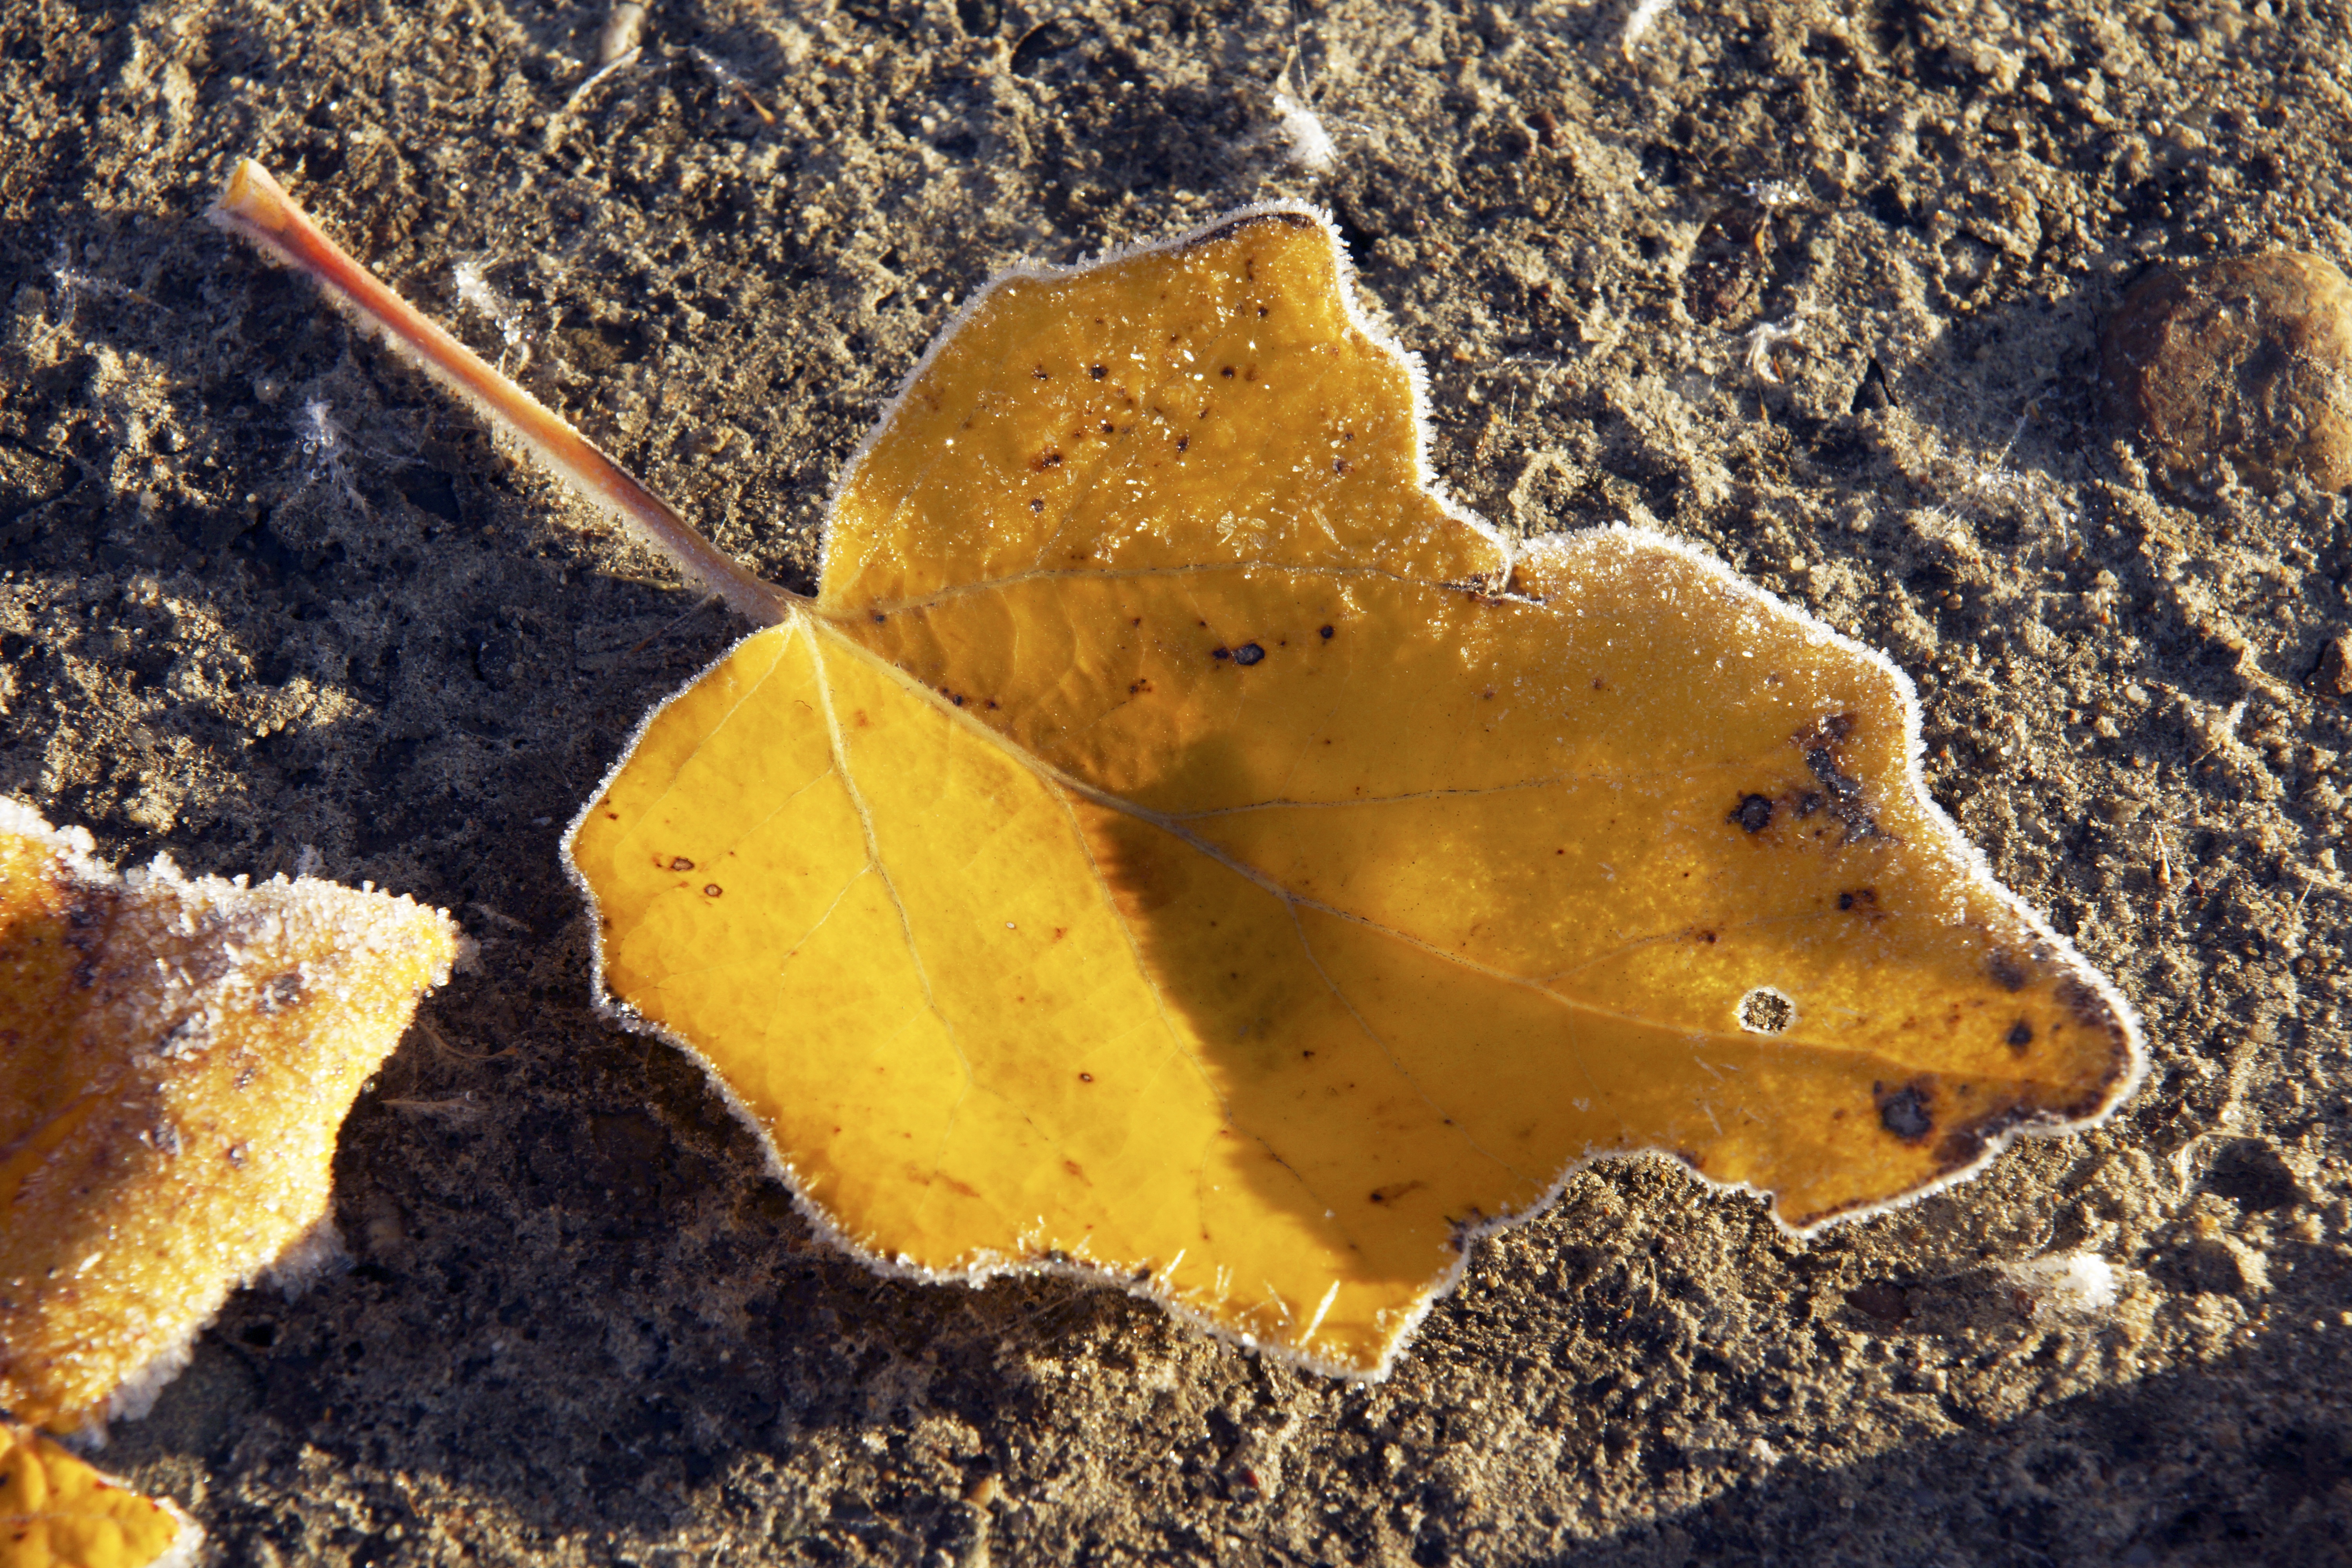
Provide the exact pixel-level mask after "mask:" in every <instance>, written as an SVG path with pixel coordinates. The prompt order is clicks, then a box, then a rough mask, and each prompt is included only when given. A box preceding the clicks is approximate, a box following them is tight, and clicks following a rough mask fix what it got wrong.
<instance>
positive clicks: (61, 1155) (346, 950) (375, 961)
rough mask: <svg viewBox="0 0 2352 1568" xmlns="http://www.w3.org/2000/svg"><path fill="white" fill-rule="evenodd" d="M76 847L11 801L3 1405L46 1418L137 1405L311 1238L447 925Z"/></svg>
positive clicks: (1, 1132)
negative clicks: (357, 1105)
mask: <svg viewBox="0 0 2352 1568" xmlns="http://www.w3.org/2000/svg"><path fill="white" fill-rule="evenodd" d="M89 849H90V844H89V836H88V835H87V834H79V833H76V834H68V833H59V832H57V831H55V830H53V829H52V828H50V827H49V826H48V825H47V824H46V823H44V822H43V821H42V820H41V819H40V818H39V817H38V816H35V815H34V814H33V813H32V812H31V811H29V810H27V809H26V808H25V807H24V806H22V805H17V804H16V803H15V802H13V801H7V800H0V1215H5V1224H0V1408H5V1409H6V1410H8V1411H10V1412H12V1413H13V1414H14V1415H16V1417H17V1418H18V1419H20V1420H25V1421H30V1422H35V1423H38V1424H40V1425H44V1426H50V1427H52V1428H54V1429H59V1430H63V1429H68V1428H71V1427H73V1426H79V1425H80V1424H82V1423H84V1422H86V1421H89V1420H91V1419H103V1417H104V1416H105V1415H106V1414H108V1411H109V1402H110V1400H111V1401H113V1405H114V1409H115V1411H116V1413H121V1412H122V1411H123V1410H125V1409H126V1408H129V1409H136V1408H139V1407H142V1399H143V1398H145V1397H152V1392H153V1389H154V1388H155V1387H156V1386H160V1382H161V1380H163V1379H166V1378H168V1377H169V1376H170V1375H171V1373H173V1372H175V1371H176V1370H177V1369H178V1367H179V1365H180V1364H181V1363H182V1361H183V1360H184V1357H185V1354H186V1347H187V1344H188V1342H189V1341H190V1340H191V1339H192V1338H193V1337H194V1334H195V1333H196V1332H197V1331H199V1330H200V1329H201V1328H202V1327H203V1326H204V1325H205V1323H206V1322H208V1321H211V1319H212V1317H213V1315H214V1314H215V1312H216V1311H218V1310H219V1309H220V1305H221V1303H222V1301H223V1300H226V1297H227V1295H228V1292H229V1291H230V1290H231V1289H234V1288H235V1287H236V1285H238V1284H239V1283H241V1282H243V1281H244V1280H246V1279H250V1278H252V1277H253V1276H255V1275H256V1274H257V1273H259V1272H261V1271H262V1270H263V1269H265V1268H270V1267H272V1266H273V1265H282V1264H284V1263H288V1262H291V1261H297V1260H299V1253H300V1249H301V1248H302V1247H304V1246H306V1245H309V1246H315V1245H316V1244H317V1242H318V1240H319V1238H320V1235H321V1233H320V1231H319V1230H318V1228H317V1227H319V1226H321V1225H322V1224H324V1222H325V1220H326V1215H327V1205H328V1197H329V1186H330V1183H331V1173H330V1170H329V1163H330V1161H331V1158H332V1156H333V1153H334V1146H335V1133H336V1130H337V1129H338V1128H340V1127H341V1125H342V1121H343V1115H344V1113H345V1112H346V1111H348V1110H350V1109H351V1104H352V1100H353V1098H354V1097H356V1096H357V1094H358V1093H359V1089H360V1085H361V1083H362V1081H363V1080H364V1079H366V1078H367V1076H368V1075H369V1074H370V1073H372V1072H373V1071H374V1070H375V1068H376V1067H377V1065H378V1064H380V1063H381V1062H382V1061H383V1058H385V1057H387V1056H389V1055H390V1054H391V1053H392V1049H393V1047H394V1046H395V1045H397V1044H398V1043H399V1041H400V1037H401V1034H402V1032H403V1031H404V1030H405V1029H406V1028H407V1026H408V1022H409V1019H410V1017H411V1016H413V1015H414V1014H415V1008H416V1000H417V998H418V996H419V995H421V994H423V993H424V992H425V991H426V990H428V989H430V988H431V987H433V986H435V985H438V984H441V983H442V982H443V981H444V980H446V979H447V978H448V973H449V963H450V960H451V958H452V956H453V955H454V953H455V951H456V934H457V933H456V928H455V927H454V926H453V925H452V924H451V922H450V921H449V919H448V917H447V916H446V915H444V914H442V913H441V912H440V911H439V910H432V909H427V908H424V907H422V906H419V905H417V904H415V903H412V902H411V901H410V900H407V899H405V898H398V899H395V898H393V897H390V896H389V895H386V894H383V893H375V892H355V891H353V890H352V889H348V888H341V887H337V886H335V885H334V884H333V883H331V882H321V881H318V880H316V879H310V878H303V879H299V880H297V881H292V882H289V881H288V880H287V879H284V878H282V877H280V878H277V879H273V880H271V881H268V882H265V883H263V884H261V885H260V886H258V887H248V886H247V885H246V879H244V878H242V877H240V878H237V879H236V880H235V881H230V880H227V879H223V878H219V877H200V878H197V879H193V880H191V879H185V878H183V877H182V876H181V875H180V874H179V872H178V871H177V870H175V869H173V867H172V866H171V864H170V862H169V861H166V860H162V859H159V860H158V861H157V862H156V863H155V864H154V865H152V866H150V867H147V868H142V869H139V870H134V871H131V872H130V873H128V874H125V875H122V876H117V875H115V874H114V873H112V872H111V871H110V870H108V869H107V868H105V867H103V866H101V865H100V864H98V863H96V862H95V861H93V860H92V859H91V858H89ZM289 1253H290V1254H291V1256H289ZM126 1384H127V1385H128V1386H126Z"/></svg>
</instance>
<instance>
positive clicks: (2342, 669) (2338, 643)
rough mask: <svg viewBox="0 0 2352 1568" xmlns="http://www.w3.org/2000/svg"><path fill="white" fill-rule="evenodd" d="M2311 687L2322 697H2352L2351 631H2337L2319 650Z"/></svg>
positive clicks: (2312, 673)
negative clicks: (2317, 664)
mask: <svg viewBox="0 0 2352 1568" xmlns="http://www.w3.org/2000/svg"><path fill="white" fill-rule="evenodd" d="M2311 689H2313V690H2314V691H2316V692H2318V693H2319V694H2320V695H2321V696H2322V697H2352V632H2339V633H2337V634H2336V636H2335V637H2330V638H2328V639H2327V646H2326V647H2324V648H2322V649H2320V651H2319V668H2316V669H2315V670H2313V671H2312V672H2311Z"/></svg>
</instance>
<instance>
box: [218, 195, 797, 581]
mask: <svg viewBox="0 0 2352 1568" xmlns="http://www.w3.org/2000/svg"><path fill="white" fill-rule="evenodd" d="M209 216H211V218H212V220H213V221H214V222H215V223H216V224H218V225H219V226H221V227H223V228H226V229H227V230H229V231H230V232H231V233H233V234H236V235H240V236H242V237H245V238H246V239H247V240H249V241H251V242H252V243H253V244H254V245H255V246H257V247H259V248H260V249H261V250H262V251H264V252H266V253H267V254H268V255H269V256H272V257H274V258H277V259H278V260H279V261H281V262H283V263H285V264H286V265H287V266H289V267H291V268H295V269H296V270H298V271H301V272H306V273H308V274H310V277H312V278H313V279H317V280H318V282H319V285H320V287H321V288H322V289H325V290H326V292H327V297H328V298H329V299H330V300H332V301H333V302H334V303H336V304H337V305H339V306H341V308H342V309H343V310H346V311H348V312H349V313H350V314H351V315H352V317H353V318H354V319H356V320H357V321H359V322H360V324H361V325H362V326H364V327H368V328H372V329H373V331H376V332H377V333H378V334H379V335H381V336H382V337H383V340H384V341H385V342H387V343H390V344H391V345H392V346H393V348H394V349H395V350H397V351H400V352H402V353H405V354H407V355H408V356H409V357H410V358H411V359H413V360H414V361H415V363H417V364H418V365H420V366H421V367H423V369H424V370H425V373H426V374H429V375H431V376H432V377H433V378H434V379H435V380H436V381H438V382H440V383H441V384H443V385H445V386H447V387H448V388H449V389H450V390H451V391H453V392H456V393H457V395H459V396H461V397H463V398H465V399H466V401H467V402H468V403H470V404H472V405H474V407H475V408H476V409H477V410H478V411H479V412H480V413H481V414H482V416H484V417H485V418H487V419H488V420H489V421H490V422H491V423H492V424H494V425H498V426H502V427H503V428H505V429H506V430H507V431H508V432H509V434H511V435H512V436H514V437H516V438H517V439H518V440H520V441H521V442H522V443H523V444H524V445H525V446H527V447H530V449H531V450H532V451H533V452H535V453H537V454H538V456H539V459H540V461H541V462H543V463H545V464H546V465H547V466H548V467H549V468H552V469H553V470H554V471H555V472H556V474H557V475H559V476H560V477H561V478H562V479H563V480H564V482H566V483H567V484H569V485H570V486H571V487H572V489H574V490H575V491H577V492H578V493H579V494H580V495H581V496H582V497H583V499H585V500H587V501H589V502H590V503H591V504H592V505H594V506H596V507H598V508H600V509H602V510H605V511H608V512H610V513H612V514H613V515H614V516H615V517H617V518H619V519H620V521H621V522H622V523H623V524H624V525H625V527H626V528H627V529H628V530H629V531H631V532H632V533H634V534H635V535H636V537H637V538H638V539H640V540H641V541H643V542H645V543H646V544H648V545H650V546H651V547H652V548H654V549H655V550H656V551H658V552H660V553H661V554H663V555H664V556H666V557H667V558H668V559H669V561H670V562H671V563H673V564H675V565H676V566H677V569H678V570H679V571H680V572H682V573H684V574H685V575H686V577H687V580H688V582H690V583H693V584H696V585H697V586H698V587H701V588H703V589H706V590H708V591H709V592H710V593H713V594H716V595H719V597H721V598H723V599H724V600H726V601H727V603H728V605H730V607H731V608H733V609H734V610H735V611H736V612H737V613H739V614H740V615H742V616H746V617H748V618H749V619H751V620H754V621H758V622H760V623H761V624H762V625H769V626H772V625H774V624H775V623H776V622H778V621H780V620H782V619H783V617H784V616H785V614H786V612H787V610H788V608H789V606H791V605H794V604H797V603H801V602H802V599H801V595H798V594H795V593H793V591H792V590H791V589H789V588H783V587H779V586H778V585H777V584H773V583H770V582H768V581H766V580H765V579H763V578H761V577H757V576H754V575H753V574H751V572H750V571H749V570H747V569H746V568H745V567H744V566H743V565H742V563H740V562H738V561H737V560H735V558H734V557H732V556H730V555H729V554H727V553H726V552H723V551H721V550H720V549H719V547H718V546H717V545H715V544H713V543H711V542H710V541H709V540H707V539H705V538H703V537H702V535H701V534H700V533H698V532H697V531H696V530H695V528H694V525H693V524H691V523H689V522H688V521H686V519H685V518H683V517H681V516H679V515H678V512H677V508H676V507H673V506H671V505H670V504H669V502H667V501H666V500H663V499H662V498H661V497H659V496H657V495H656V494H655V493H654V492H653V491H652V490H651V489H647V488H646V486H645V485H644V484H643V483H641V482H639V481H638V479H636V478H635V476H633V475H631V474H630V473H629V472H628V470H626V469H625V468H622V467H621V466H620V465H619V464H618V463H615V462H614V461H613V459H612V458H608V457H606V456H605V455H604V453H603V452H601V451H599V450H598V449H597V447H596V445H595V443H593V442H592V441H590V440H589V439H588V437H585V436H583V435H582V434H581V433H580V432H579V431H578V430H576V429H574V428H572V425H571V424H570V423H569V422H568V421H566V420H565V419H564V418H563V416H562V415H560V414H557V413H556V412H554V411H553V410H552V409H551V408H549V407H548V406H547V405H545V404H543V403H541V402H540V401H539V399H537V398H536V397H533V396H532V395H530V393H528V392H525V391H524V390H523V389H522V388H521V387H520V386H518V385H516V384H514V383H513V382H512V381H510V380H509V379H508V378H507V377H506V376H505V375H503V374H500V373H499V371H498V370H497V369H496V368H495V367H494V366H492V365H491V364H489V363H488V362H487V361H485V360H484V359H483V358H482V357H481V356H480V355H479V354H478V353H475V352H474V351H473V350H471V349H469V348H467V346H466V345H465V344H464V343H461V342H458V341H457V339H456V338H454V337H452V336H450V335H449V333H448V332H446V331H444V330H443V329H442V328H441V327H440V326H439V325H437V324H436V323H435V322H434V321H431V320H429V319H428V318H426V317H425V316H424V315H423V314H422V313H420V312H419V311H418V310H416V308H415V306H413V305H411V304H410V303H409V302H408V301H407V300H404V299H402V298H401V297H400V296H399V295H398V294H396V293H394V292H393V290H392V289H391V288H390V286H388V285H387V284H385V283H384V282H383V279H379V278H378V277H376V276H375V274H374V273H373V272H370V271H369V270H368V269H367V268H365V267H363V266H362V265H361V264H360V263H359V262H357V261H354V260H353V259H352V258H351V257H350V256H349V255H347V254H345V253H344V251H343V250H342V249H341V247H338V246H337V245H336V244H335V242H334V241H333V240H331V239H329V238H328V237H326V236H325V235H324V234H321V233H320V231H319V227H318V226H317V225H316V224H314V223H312V222H311V221H310V215H309V214H307V213H305V212H304V211H303V210H302V209H301V208H300V207H299V206H297V205H295V203H294V198H293V197H291V196H289V195H287V194H286V192H285V189H284V188H283V187H282V186H280V185H279V184H278V182H277V181H276V180H274V179H272V178H270V176H269V171H268V170H267V169H264V168H263V167H262V166H261V165H260V164H259V163H256V162H254V161H253V160H252V159H250V158H240V159H238V160H237V163H236V169H235V170H234V171H232V172H231V173H230V174H229V177H228V184H226V186H224V187H223V188H222V190H221V195H220V200H219V201H217V202H215V204H214V205H213V207H212V211H211V213H210V215H209Z"/></svg>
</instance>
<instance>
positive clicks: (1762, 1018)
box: [1739, 985, 1797, 1035]
mask: <svg viewBox="0 0 2352 1568" xmlns="http://www.w3.org/2000/svg"><path fill="white" fill-rule="evenodd" d="M1796 1022H1797V1005H1796V1004H1795V1003H1794V1002H1791V1001H1790V1000H1789V997H1788V995H1787V994H1786V993H1784V992H1780V991H1775V990H1773V989H1772V987H1770V986H1769V985H1759V986H1758V987H1757V988H1756V989H1755V990H1753V991H1750V992H1749V993H1748V994H1747V995H1745V996H1742V997H1741V998H1740V999H1739V1026H1740V1027H1741V1028H1743V1029H1745V1030H1747V1031H1748V1033H1749V1034H1751V1035H1785V1034H1787V1033H1788V1032H1789V1030H1790V1029H1791V1028H1792V1027H1794V1026H1795V1025H1796Z"/></svg>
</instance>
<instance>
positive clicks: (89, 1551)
mask: <svg viewBox="0 0 2352 1568" xmlns="http://www.w3.org/2000/svg"><path fill="white" fill-rule="evenodd" d="M203 1541H204V1531H200V1530H198V1529H197V1528H196V1526H195V1525H194V1522H193V1521H190V1520H189V1519H188V1518H187V1517H186V1516H185V1515H184V1514H182V1513H181V1512H180V1511H179V1510H177V1509H175V1508H173V1506H172V1505H171V1504H170V1503H168V1502H158V1501H156V1500H154V1499H152V1498H145V1497H142V1496H140V1495H139V1494H138V1493H137V1492H135V1491H132V1490H131V1489H129V1488H128V1487H125V1486H123V1485H122V1484H121V1482H119V1481H115V1480H112V1479H110V1478H108V1477H106V1476H103V1475H100V1473H99V1472H98V1471H97V1470H95V1469H93V1468H90V1467H89V1465H87V1464H84V1463H83V1462H82V1461H81V1460H80V1459H78V1458H75V1457H74V1456H73V1455H72V1454H70V1453H68V1451H67V1450H66V1449H64V1448H62V1447H58V1445H57V1444H55V1443H52V1442H51V1441H49V1440H48V1439H47V1437H44V1436H41V1435H40V1434H38V1433H37V1432H34V1431H31V1430H29V1429H28V1428H26V1427H22V1426H11V1425H10V1424H8V1423H7V1422H5V1421H0V1568H173V1565H175V1564H179V1563H193V1562H194V1561H195V1557H196V1550H197V1548H198V1547H199V1546H200V1545H201V1544H202V1543H203Z"/></svg>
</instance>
